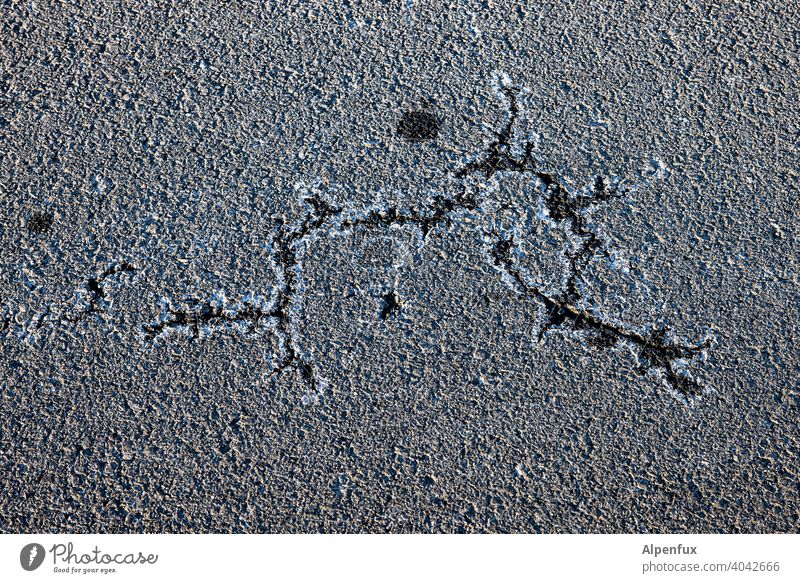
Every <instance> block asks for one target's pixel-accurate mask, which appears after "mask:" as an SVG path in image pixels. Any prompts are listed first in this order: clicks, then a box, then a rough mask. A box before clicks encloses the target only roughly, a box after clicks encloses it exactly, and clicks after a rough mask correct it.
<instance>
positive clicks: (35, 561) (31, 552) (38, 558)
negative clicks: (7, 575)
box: [19, 543, 45, 571]
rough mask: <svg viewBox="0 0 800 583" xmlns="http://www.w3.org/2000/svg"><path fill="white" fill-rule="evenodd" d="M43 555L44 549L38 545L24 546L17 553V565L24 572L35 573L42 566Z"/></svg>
mask: <svg viewBox="0 0 800 583" xmlns="http://www.w3.org/2000/svg"><path fill="white" fill-rule="evenodd" d="M44 555H45V553H44V547H43V546H42V545H40V544H39V543H31V544H29V545H25V546H24V547H22V550H21V551H20V552H19V564H20V565H22V568H23V569H25V570H26V571H35V570H36V569H38V568H39V567H41V566H42V563H43V562H44Z"/></svg>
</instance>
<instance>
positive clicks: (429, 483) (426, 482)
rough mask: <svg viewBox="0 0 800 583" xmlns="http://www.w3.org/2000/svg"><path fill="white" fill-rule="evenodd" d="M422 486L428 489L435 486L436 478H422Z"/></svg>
mask: <svg viewBox="0 0 800 583" xmlns="http://www.w3.org/2000/svg"><path fill="white" fill-rule="evenodd" d="M422 485H423V486H427V487H429V488H430V487H431V486H435V485H436V478H435V477H434V476H425V477H424V478H422Z"/></svg>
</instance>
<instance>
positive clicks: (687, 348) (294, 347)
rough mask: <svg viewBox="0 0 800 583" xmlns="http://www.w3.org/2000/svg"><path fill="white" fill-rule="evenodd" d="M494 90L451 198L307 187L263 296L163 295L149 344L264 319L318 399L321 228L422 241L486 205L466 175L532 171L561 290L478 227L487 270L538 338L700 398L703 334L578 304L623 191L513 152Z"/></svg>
mask: <svg viewBox="0 0 800 583" xmlns="http://www.w3.org/2000/svg"><path fill="white" fill-rule="evenodd" d="M496 89H497V92H498V94H499V96H500V97H501V98H502V101H504V102H505V104H506V106H507V111H506V115H507V119H506V121H505V124H504V125H503V127H502V128H501V129H500V130H499V131H496V132H495V138H494V140H492V141H491V143H489V145H488V146H486V148H485V149H484V151H483V153H482V155H480V156H479V157H476V159H474V160H473V161H470V162H467V163H466V164H464V165H463V166H461V167H460V168H459V169H457V170H455V171H453V172H452V173H451V175H452V177H454V178H455V179H456V181H457V185H458V188H457V189H456V192H455V193H454V194H453V195H450V196H445V195H435V196H433V197H432V198H431V199H430V201H429V202H428V203H427V204H424V205H422V206H420V207H415V208H411V209H401V208H398V207H394V206H390V207H370V208H367V209H362V210H358V211H354V210H353V209H345V208H344V207H341V206H334V205H333V203H332V202H330V201H328V200H326V199H325V198H324V197H323V196H321V194H320V193H319V192H316V191H314V190H313V189H312V191H311V194H308V193H306V195H304V196H302V197H301V203H302V204H303V207H304V209H305V210H304V213H303V215H302V216H301V217H300V219H299V220H296V221H287V220H285V219H283V218H278V219H274V223H273V229H272V232H271V233H270V235H269V237H268V243H267V244H268V247H269V251H270V257H271V261H272V269H273V271H274V273H275V276H276V279H277V282H276V285H275V286H274V288H273V289H272V292H271V293H272V297H271V298H270V299H269V300H267V299H265V298H262V297H257V296H248V297H243V298H242V300H241V301H240V302H234V303H229V302H228V301H227V299H226V298H225V297H224V295H221V294H218V295H217V296H214V297H212V298H210V299H206V300H199V299H197V298H188V299H184V300H182V301H181V305H180V307H177V308H176V307H174V306H173V305H172V304H171V302H170V301H169V300H166V299H165V300H162V301H163V302H164V305H163V309H162V313H161V315H160V316H159V318H158V319H157V320H156V321H154V322H150V323H145V324H142V325H141V331H142V334H143V336H144V338H145V339H146V340H150V341H154V340H156V339H158V338H160V337H162V336H163V335H166V334H167V333H169V332H171V331H176V330H181V331H184V332H187V333H188V334H189V336H190V338H192V339H197V338H200V337H201V336H203V335H205V334H206V333H207V332H208V333H211V332H213V331H214V330H220V329H223V330H227V329H230V328H234V329H236V330H239V331H242V332H245V333H254V332H256V331H258V330H261V329H264V328H265V326H264V325H263V324H264V323H266V328H267V329H270V330H272V331H274V333H275V334H276V336H277V338H278V339H279V345H280V348H279V354H278V355H276V357H277V359H278V362H277V363H276V364H275V365H274V366H273V367H272V370H271V372H270V378H274V377H275V376H276V375H278V374H281V373H283V372H285V371H288V370H294V371H296V372H297V373H299V375H300V378H301V380H302V381H303V382H304V383H305V384H306V385H307V386H308V388H309V389H310V391H311V393H310V394H311V395H312V398H313V399H314V400H315V401H316V400H317V399H318V397H319V396H322V395H323V393H324V388H325V387H326V386H327V383H326V381H325V379H323V378H321V377H320V375H319V374H318V371H317V368H316V366H315V364H314V361H313V358H311V356H310V355H309V353H308V352H307V351H304V350H302V349H301V346H300V335H299V323H300V321H301V316H302V311H303V303H304V298H305V283H304V281H303V256H304V254H305V252H306V248H307V245H308V243H309V241H310V240H311V239H312V238H313V237H314V236H315V235H316V234H317V232H319V231H321V230H322V229H325V228H327V229H329V231H328V234H332V232H333V231H332V230H338V231H350V230H352V229H355V228H358V227H363V228H367V229H387V228H391V227H395V226H400V227H402V226H406V225H408V226H412V227H414V228H416V229H418V231H419V233H421V235H422V239H423V241H425V240H427V238H428V235H429V234H430V233H431V231H432V230H433V229H434V228H436V227H438V226H440V225H443V224H447V225H450V224H451V223H452V220H453V216H454V215H455V214H457V213H460V212H468V213H477V214H479V215H481V214H483V213H485V208H484V205H483V203H484V202H486V201H484V200H481V198H480V192H481V188H480V187H477V189H476V191H477V194H476V192H474V191H472V190H471V189H470V187H469V185H468V182H469V180H468V179H470V178H473V177H476V178H480V177H483V178H484V179H491V178H492V177H494V176H495V175H496V174H497V173H519V174H529V175H531V176H533V177H535V178H536V179H537V181H538V183H540V185H541V190H542V203H543V206H544V210H545V214H546V216H547V217H549V218H550V219H551V220H552V221H555V222H556V223H557V224H558V225H560V226H561V227H562V228H563V229H564V230H565V231H566V234H567V235H568V238H569V239H570V241H571V243H572V248H570V247H566V248H565V249H564V250H563V253H564V259H565V260H566V265H567V266H568V273H567V276H566V279H565V281H564V282H563V285H562V289H561V290H560V291H558V292H557V293H552V292H547V291H545V290H544V289H543V288H542V287H541V286H540V285H536V284H534V283H531V282H530V281H528V280H527V278H526V276H525V273H524V270H523V269H522V268H521V267H520V265H519V264H518V261H517V259H516V256H517V255H519V254H520V253H521V249H520V248H519V241H517V240H515V239H514V237H513V236H512V237H508V236H505V235H502V234H501V233H498V232H497V231H496V230H488V231H487V230H484V231H483V235H484V238H485V239H486V240H487V241H488V242H490V243H491V246H490V249H489V250H488V251H489V259H490V260H491V263H492V264H493V266H494V267H495V268H496V269H498V270H500V271H502V272H503V273H504V274H505V275H506V281H508V282H510V283H511V285H512V287H513V288H514V289H515V290H516V291H517V292H519V293H521V294H522V295H524V296H525V297H527V298H530V299H532V300H534V301H536V302H537V303H538V304H539V305H540V306H541V307H542V309H543V312H544V314H543V321H542V323H541V327H540V330H539V334H538V340H539V342H542V341H543V340H544V337H545V334H546V333H547V332H548V331H550V330H567V329H569V330H572V331H575V332H578V333H580V334H581V335H582V336H583V337H584V338H585V339H586V342H587V343H588V344H589V345H590V346H591V347H594V348H598V349H607V348H612V347H615V346H617V345H620V344H626V345H627V346H629V347H630V348H632V349H633V351H634V353H635V355H636V357H637V359H638V362H639V372H641V373H648V372H656V373H657V374H659V375H660V378H661V379H662V381H663V382H664V383H665V384H666V386H667V387H668V389H669V390H670V391H671V392H672V393H673V395H675V396H676V397H677V398H679V399H681V400H683V401H684V402H687V403H688V402H689V400H691V399H693V398H695V397H698V396H700V395H702V394H703V393H704V388H703V386H702V385H701V384H700V383H699V382H698V381H696V380H695V379H693V378H691V376H690V375H689V373H688V372H687V368H686V367H687V364H688V362H689V361H691V360H692V359H694V358H696V357H698V356H699V355H701V354H703V353H704V350H705V349H706V348H708V347H709V346H710V343H711V340H710V339H709V338H707V339H706V340H704V341H703V342H701V343H700V344H689V343H683V342H680V341H678V340H677V339H676V337H675V335H674V334H672V332H671V331H670V330H668V329H667V328H664V327H656V326H652V327H649V328H648V329H647V330H646V331H641V330H637V329H635V327H633V326H627V325H624V324H621V323H617V322H612V321H610V320H608V319H607V318H606V317H604V316H602V315H600V314H598V313H595V312H594V311H593V310H590V309H586V308H583V307H581V304H582V303H583V302H584V301H585V300H587V299H588V298H586V297H584V294H583V293H582V292H581V289H580V285H579V283H580V282H581V280H582V279H583V277H584V271H585V269H586V268H587V266H588V265H589V264H590V262H591V261H592V260H593V259H595V258H598V257H605V258H608V257H609V256H608V253H607V251H606V250H605V248H604V245H603V240H602V238H601V237H600V236H599V235H598V234H597V233H596V232H595V231H594V230H592V229H591V227H590V225H589V223H588V220H587V212H588V211H589V210H590V209H591V208H593V207H595V206H597V205H600V204H604V203H607V202H608V201H610V200H611V199H613V198H617V197H619V196H620V194H621V193H622V192H623V191H622V189H621V188H620V186H619V185H618V184H617V183H616V182H614V181H612V180H610V179H608V178H606V177H603V176H597V177H596V178H595V180H594V183H593V184H592V186H591V187H590V188H586V189H584V190H583V191H574V189H572V188H570V187H568V186H567V184H566V183H564V182H563V181H562V180H561V179H559V177H558V176H556V175H554V174H551V173H548V172H544V171H542V170H540V169H539V168H538V167H537V164H536V160H535V159H534V143H533V142H532V141H527V142H526V143H524V147H523V148H522V149H521V150H518V151H521V154H520V155H518V156H515V155H514V148H513V147H512V143H511V142H512V136H513V133H514V129H515V125H516V124H517V123H518V119H519V117H520V114H521V109H522V108H521V105H520V99H519V97H520V92H521V88H519V87H515V86H513V85H512V84H511V82H510V80H507V79H505V80H502V81H501V82H500V83H499V86H498V87H496ZM136 271H137V270H136V268H135V267H134V266H132V265H131V264H128V263H125V262H122V263H118V264H116V265H114V266H112V267H110V268H109V269H107V270H105V271H103V272H102V273H100V274H99V275H97V276H96V277H92V278H90V279H89V281H88V283H87V285H86V290H87V291H88V293H89V299H88V302H87V306H85V307H84V309H83V311H81V312H79V313H78V314H76V315H72V316H69V317H66V316H62V317H61V319H63V320H66V321H70V322H74V321H78V320H79V319H82V318H84V317H85V316H87V315H89V314H91V313H96V312H98V311H101V310H102V308H103V304H104V303H105V300H106V290H105V288H104V282H105V280H106V279H107V278H109V277H111V276H113V275H115V274H118V273H123V272H127V273H133V272H136ZM399 308H400V301H399V296H398V295H397V293H396V291H391V292H390V293H388V294H386V295H385V296H384V297H383V298H382V308H381V310H380V313H379V314H378V316H379V318H380V319H381V320H386V319H388V318H389V317H390V316H391V315H392V314H393V313H395V312H396V311H397V310H398V309H399ZM70 318H73V319H70ZM42 321H43V318H40V320H39V323H38V325H37V327H38V326H41V324H42ZM10 326H11V321H10V319H9V317H8V316H5V317H4V318H3V319H2V320H0V332H2V331H4V330H6V329H8V328H9V327H10Z"/></svg>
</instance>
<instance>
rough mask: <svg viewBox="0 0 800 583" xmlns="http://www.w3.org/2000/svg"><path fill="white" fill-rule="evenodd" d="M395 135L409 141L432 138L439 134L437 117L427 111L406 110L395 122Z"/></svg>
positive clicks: (422, 140)
mask: <svg viewBox="0 0 800 583" xmlns="http://www.w3.org/2000/svg"><path fill="white" fill-rule="evenodd" d="M397 135H398V136H400V137H401V138H403V139H405V140H409V141H411V142H424V141H425V140H432V139H433V138H435V137H436V136H437V135H439V119H438V118H437V117H436V116H435V115H433V114H432V113H430V112H428V111H407V112H405V113H404V114H403V116H402V117H401V118H400V121H399V122H397Z"/></svg>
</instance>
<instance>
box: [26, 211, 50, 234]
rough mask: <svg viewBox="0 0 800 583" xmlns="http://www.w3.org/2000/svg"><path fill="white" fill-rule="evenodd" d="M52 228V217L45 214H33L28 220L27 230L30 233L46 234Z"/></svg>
mask: <svg viewBox="0 0 800 583" xmlns="http://www.w3.org/2000/svg"><path fill="white" fill-rule="evenodd" d="M51 226H53V217H51V216H50V214H49V213H46V212H39V211H37V212H33V213H31V216H30V218H29V219H28V230H29V231H30V232H31V233H46V232H47V231H49V230H50V227H51Z"/></svg>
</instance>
